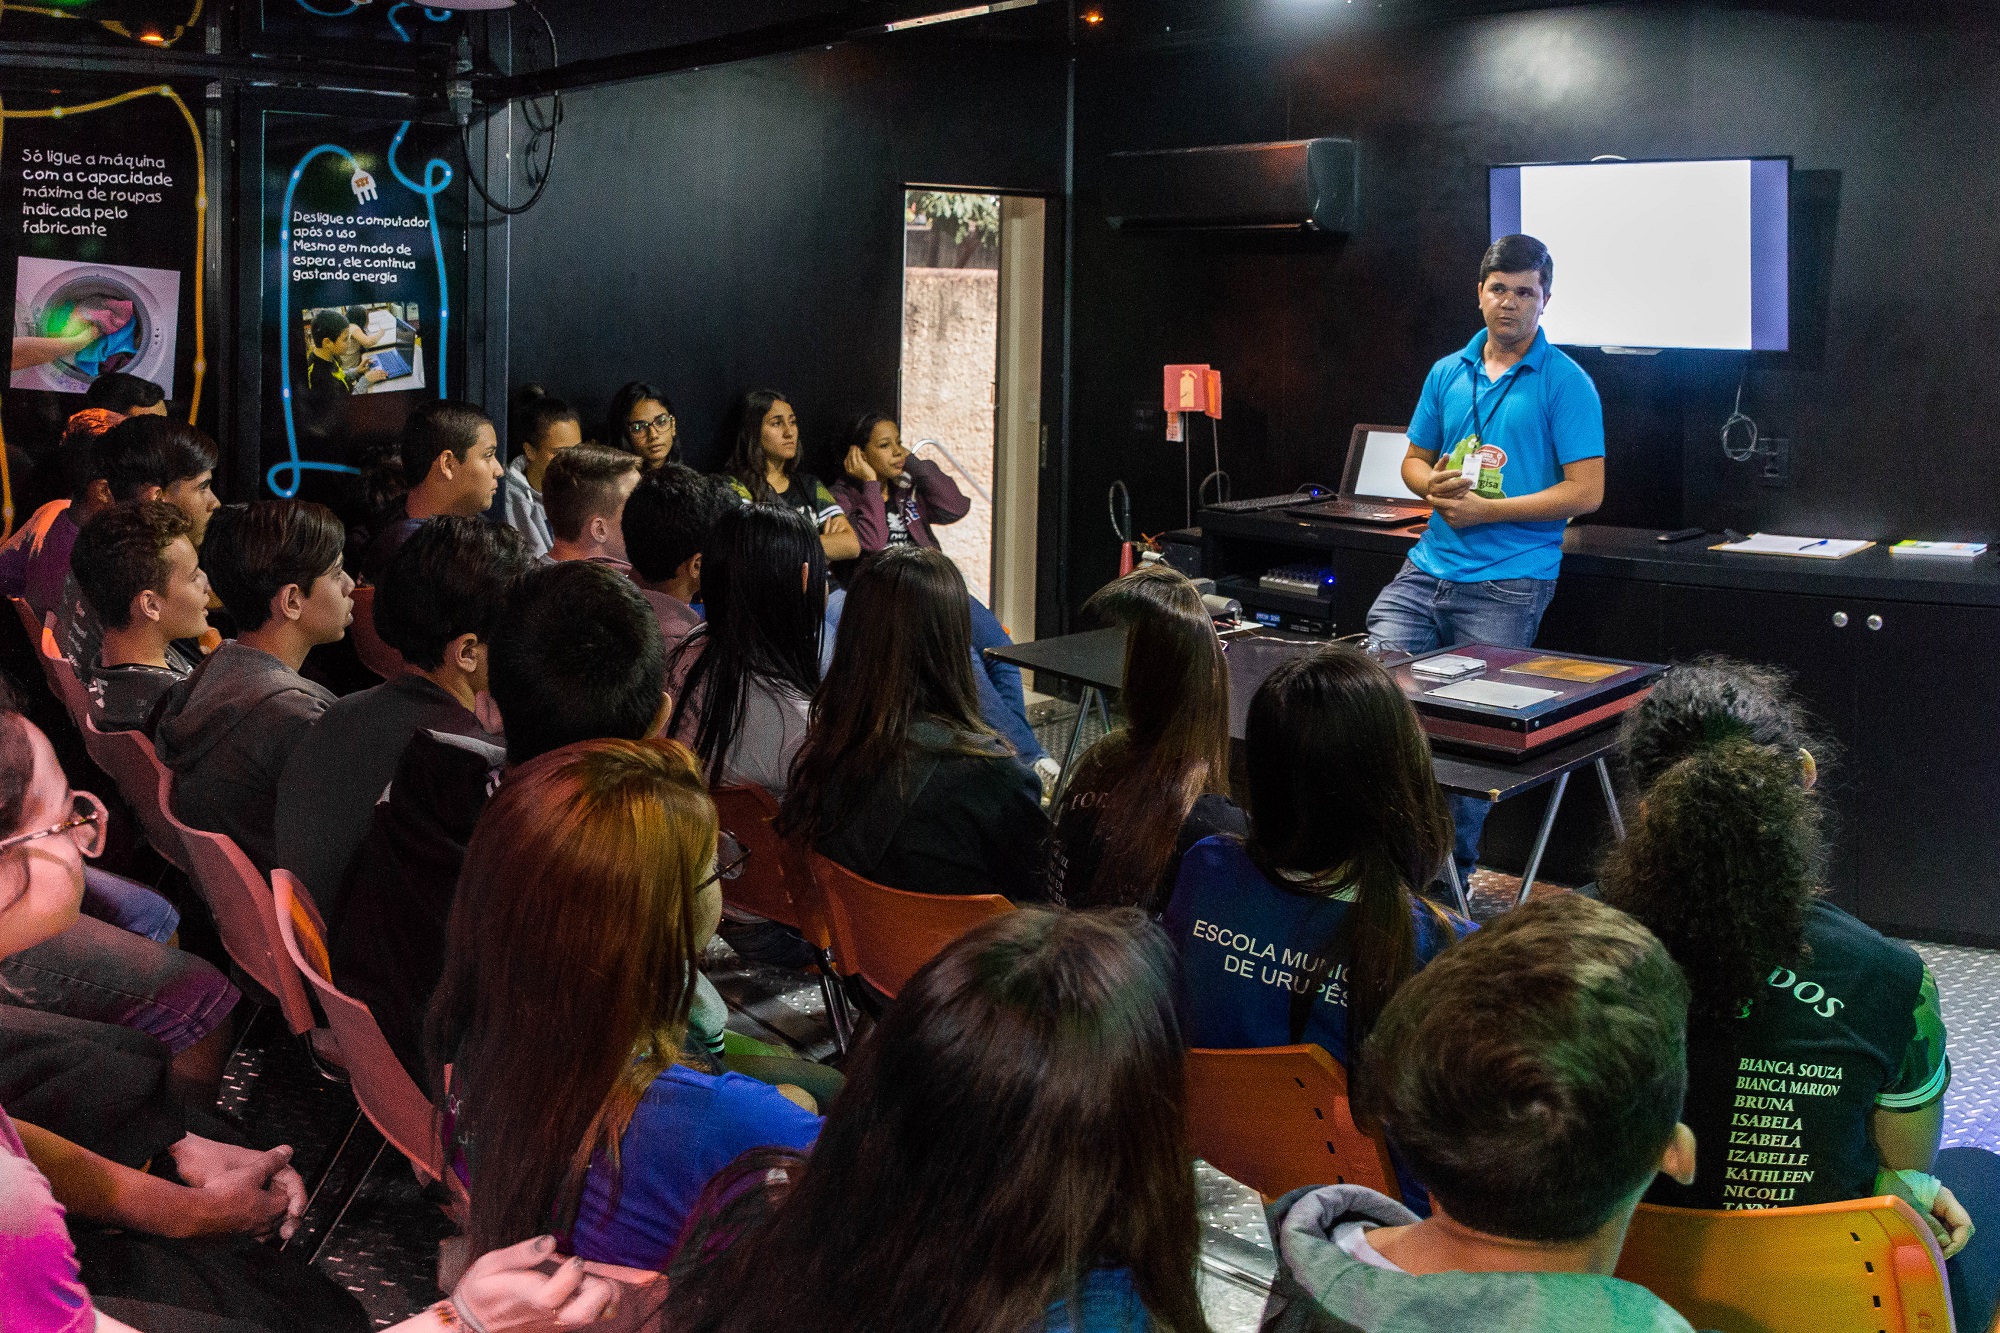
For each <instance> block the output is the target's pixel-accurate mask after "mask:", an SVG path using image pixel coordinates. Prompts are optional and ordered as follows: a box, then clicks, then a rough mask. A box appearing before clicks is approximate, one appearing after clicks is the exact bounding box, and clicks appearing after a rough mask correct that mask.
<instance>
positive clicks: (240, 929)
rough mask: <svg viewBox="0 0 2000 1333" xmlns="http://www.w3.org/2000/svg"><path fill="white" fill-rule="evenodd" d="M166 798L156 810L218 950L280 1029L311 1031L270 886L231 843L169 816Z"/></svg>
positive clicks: (168, 794)
mask: <svg viewBox="0 0 2000 1333" xmlns="http://www.w3.org/2000/svg"><path fill="white" fill-rule="evenodd" d="M171 798H172V788H171V786H168V787H165V788H163V789H162V790H161V792H160V808H161V811H162V813H164V814H165V815H166V817H167V820H168V822H170V823H171V824H172V825H173V829H174V832H175V833H177V834H179V835H180V840H181V845H182V846H184V847H185V848H186V849H187V856H188V863H189V865H190V867H191V869H190V871H189V876H188V877H189V878H190V879H192V880H193V881H194V884H195V888H197V889H198V890H200V892H201V896H202V901H204V902H206V903H207V904H208V910H209V914H210V915H211V916H213V917H214V918H215V928H216V931H217V933H218V934H220V935H221V936H222V947H223V949H224V950H226V951H227V952H228V954H229V956H230V958H231V959H233V960H234V961H235V963H236V965H237V966H238V967H240V968H242V969H243V971H244V972H245V973H246V974H247V975H248V976H249V977H250V979H251V980H252V981H254V982H256V983H257V984H258V985H259V986H262V987H263V988H264V989H265V991H267V992H268V993H269V994H270V995H271V997H272V998H273V999H275V1000H276V1001H277V1002H278V1009H279V1011H280V1012H281V1013H283V1014H284V1016H285V1024H286V1026H288V1027H289V1028H291V1030H292V1031H293V1032H294V1033H295V1034H298V1035H301V1036H303V1035H304V1034H306V1033H308V1032H311V1031H312V1030H313V1027H314V1026H315V1022H314V1018H313V1011H312V1001H311V1000H309V999H308V998H307V996H306V983H305V981H304V980H303V979H302V978H301V977H300V976H299V969H298V968H297V967H296V966H294V965H293V963H292V960H291V957H290V956H289V955H288V954H287V953H286V952H285V942H284V937H283V936H282V935H281V934H279V931H278V909H277V900H276V899H275V898H273V897H272V894H271V886H270V885H269V884H268V883H266V882H265V880H264V876H263V875H262V874H260V873H259V872H258V870H257V867H256V866H255V865H253V864H251V861H250V858H249V857H248V856H245V855H244V854H243V849H242V848H241V847H238V846H237V845H236V843H235V842H234V841H233V840H231V839H229V838H227V837H224V836H223V835H222V834H220V833H210V832H208V831H207V830H206V829H198V828H191V827H189V826H188V825H187V824H185V823H183V822H182V821H181V820H180V819H179V818H178V817H177V816H176V815H175V814H174V811H173V805H172V800H171Z"/></svg>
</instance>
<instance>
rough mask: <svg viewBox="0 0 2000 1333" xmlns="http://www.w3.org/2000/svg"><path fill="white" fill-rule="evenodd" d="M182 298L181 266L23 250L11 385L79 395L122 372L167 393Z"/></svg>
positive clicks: (19, 264)
mask: <svg viewBox="0 0 2000 1333" xmlns="http://www.w3.org/2000/svg"><path fill="white" fill-rule="evenodd" d="M180 296H181V275H180V270H178V269H165V268H140V267H138V266H136V265H132V264H94V263H88V262H80V261H75V260H60V259H38V258H35V257H34V256H32V255H22V256H21V258H20V259H19V260H18V261H16V264H15V271H14V349H13V350H14V355H13V367H12V373H11V375H10V376H9V377H8V380H7V383H8V385H9V387H11V388H15V389H44V390H47V391H48V392H50V393H76V394H80V393H85V392H87V391H88V390H89V389H90V386H91V384H92V383H93V382H94V381H95V380H96V379H97V377H98V376H99V375H102V374H107V373H109V372H112V371H123V372H124V373H125V374H127V375H137V376H138V377H139V378H140V379H142V380H151V381H152V382H153V383H155V384H157V385H159V386H160V387H161V388H162V389H166V390H168V395H169V397H171V396H172V385H173V382H174V350H175V342H176V337H177V334H178V330H179V326H180Z"/></svg>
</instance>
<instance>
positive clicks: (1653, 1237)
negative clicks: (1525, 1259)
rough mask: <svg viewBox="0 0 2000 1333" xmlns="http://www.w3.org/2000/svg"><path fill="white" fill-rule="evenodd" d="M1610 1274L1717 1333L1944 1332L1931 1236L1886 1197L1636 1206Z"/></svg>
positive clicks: (1941, 1282)
mask: <svg viewBox="0 0 2000 1333" xmlns="http://www.w3.org/2000/svg"><path fill="white" fill-rule="evenodd" d="M1618 1276H1619V1277H1622V1278H1624V1279H1625V1280H1626V1281H1627V1282H1636V1283H1638V1284H1639V1285H1640V1286H1642V1287H1645V1288H1646V1289H1647V1290H1648V1291H1651V1292H1652V1293H1653V1294H1654V1295H1655V1296H1658V1297H1659V1298H1660V1299H1661V1300H1663V1301H1665V1302H1666V1303H1667V1304H1668V1305H1671V1306H1673V1307H1674V1309H1676V1310H1678V1311H1679V1312H1680V1313H1681V1315H1682V1317H1683V1318H1685V1319H1686V1320H1687V1321H1688V1322H1689V1323H1690V1324H1693V1325H1694V1326H1695V1327H1696V1328H1710V1329H1717V1330H1720V1333H1790V1331H1791V1330H1794V1329H1812V1330H1813V1333H1881V1331H1882V1330H1889V1329H1894V1330H1897V1333H1950V1330H1951V1328H1952V1312H1951V1284H1950V1283H1949V1282H1948V1281H1946V1279H1945V1268H1944V1258H1943V1256H1942V1255H1941V1254H1940V1253H1939V1251H1938V1247H1937V1242H1936V1241H1935V1240H1933V1239H1932V1237H1931V1230H1930V1228H1929V1227H1928V1226H1926V1225H1925V1223H1924V1220H1923V1219H1922V1218H1920V1217H1918V1216H1917V1214H1916V1210H1915V1209H1913V1208H1911V1207H1910V1205H1909V1204H1907V1203H1904V1202H1903V1201H1902V1200H1901V1199H1895V1198H1889V1197H1886V1196H1885V1197H1882V1198H1877V1199H1856V1200H1853V1201H1851V1202H1845V1203H1816V1204H1806V1205H1804V1206H1801V1207H1797V1208H1768V1209H1762V1210H1755V1209H1752V1210H1745V1211H1741V1212H1710V1211H1707V1210H1705V1209H1695V1208H1661V1207H1656V1206H1654V1205H1652V1204H1640V1205H1639V1211H1638V1212H1636V1213H1634V1214H1633V1216H1632V1225H1631V1226H1630V1227H1629V1228H1627V1230H1626V1232H1625V1248H1624V1250H1623V1251H1622V1252H1621V1254H1620V1255H1619V1259H1618ZM1967 1333H1971V1330H1968V1331H1967Z"/></svg>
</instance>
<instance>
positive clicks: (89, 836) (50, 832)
mask: <svg viewBox="0 0 2000 1333" xmlns="http://www.w3.org/2000/svg"><path fill="white" fill-rule="evenodd" d="M69 800H70V808H69V815H68V817H66V818H65V819H63V820H62V821H61V822H60V823H56V824H51V825H49V826H48V827H47V828H44V829H35V830H33V831H32V832H28V833H16V834H15V835H14V836H13V837H11V838H0V852H4V851H8V850H10V849H11V848H15V847H21V846H24V845H26V844H28V843H31V842H34V841H36V840H37V839H40V838H53V837H54V836H55V835H56V834H58V833H66V834H68V835H69V840H70V841H71V842H73V843H75V844H76V849H77V850H78V851H79V852H82V853H83V854H84V855H85V856H89V857H95V856H97V855H98V854H99V853H101V852H102V851H103V850H104V834H105V829H106V827H107V824H108V822H109V817H108V816H107V815H106V813H105V810H104V802H102V801H100V800H98V799H97V798H96V797H95V796H92V795H91V794H90V793H89V792H87V791H77V792H71V793H70V797H69Z"/></svg>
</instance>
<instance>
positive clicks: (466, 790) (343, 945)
mask: <svg viewBox="0 0 2000 1333" xmlns="http://www.w3.org/2000/svg"><path fill="white" fill-rule="evenodd" d="M665 658H666V650H665V647H664V646H663V645H662V644H661V642H660V632H659V627H658V625H657V624H656V623H655V622H654V620H653V614H652V611H651V609H650V608H649V607H648V606H647V605H646V603H645V599H643V598H642V597H640V596H639V590H638V589H637V588H635V587H633V586H632V581H631V580H630V579H627V578H624V577H622V576H620V575H618V574H614V573H612V572H611V571H610V570H608V569H604V568H601V567H599V566H596V565H589V564H579V563H570V564H561V565H550V566H544V567H542V568H538V569H534V570H531V571H529V572H528V573H527V574H526V575H524V576H523V577H522V578H521V579H520V580H519V581H518V582H517V583H516V584H515V586H514V588H513V589H512V590H511V592H510V593H509V595H508V598H507V601H506V603H505V604H504V605H503V606H502V607H501V609H500V612H499V615H498V617H497V618H496V619H495V621H494V623H493V629H492V638H491V639H490V640H489V642H488V647H487V667H486V670H487V681H488V685H487V688H488V690H489V692H490V693H491V694H492V696H493V702H494V704H495V705H496V706H497V707H498V709H499V712H500V720H501V721H502V722H503V723H504V724H505V727H506V748H505V749H504V750H502V749H500V748H498V747H496V746H494V745H491V744H488V743H486V742H483V741H480V740H477V739H475V738H471V737H466V736H457V735H443V734H434V733H431V732H418V733H417V734H416V735H414V736H412V737H411V738H410V743H409V745H407V746H406V747H404V750H403V754H402V757H401V759H399V760H398V761H397V764H396V770H395V774H394V777H393V780H392V781H391V783H390V785H389V792H388V797H387V799H386V800H384V801H383V802H382V803H381V804H379V805H377V806H376V807H375V809H374V811H373V813H372V815H371V816H370V820H369V825H368V832H367V833H366V834H365V835H364V836H363V838H362V840H361V846H360V848H359V849H358V850H357V851H356V853H355V855H354V856H353V858H352V859H351V860H350V862H349V864H348V868H347V888H346V891H345V892H344V893H343V894H342V895H340V897H339V899H338V900H337V903H336V906H335V910H334V914H333V916H332V918H331V919H330V921H329V931H330V935H331V939H330V940H329V944H330V946H331V948H332V953H333V977H334V980H335V981H336V982H337V983H338V984H339V986H340V988H341V989H342V990H344V991H346V992H347V993H348V994H350V995H352V996H354V997H355V998H356V999H358V1000H363V1001H365V1002H366V1003H367V1004H368V1007H369V1008H370V1009H372V1010H374V1012H375V1021H376V1022H377V1023H379V1024H380V1025H381V1028H382V1034H383V1036H385V1037H386V1038H387V1039H388V1041H389V1045H390V1047H391V1048H392V1049H393V1050H394V1051H395V1052H396V1054H397V1056H398V1057H399V1058H400V1059H401V1060H402V1061H403V1064H404V1066H405V1067H406V1068H408V1069H409V1070H410V1071H411V1073H412V1075H413V1076H414V1077H417V1078H419V1079H421V1078H423V1077H424V1075H423V1069H424V1064H423V1059H422V1056H421V1051H420V1044H421V1033H422V1028H423V1014H424V1006H425V1005H427V1004H429V1003H430V998H431V992H432V991H433V990H435V989H436V987H437V981H438V976H439V974H440V972H441V971H442V970H443V968H444V955H445V925H446V922H447V921H448V920H449V919H450V916H451V903H452V894H453V891H454V886H455V885H456V884H457V883H458V873H459V869H460V867H461V866H462V865H463V864H464V861H465V848H466V844H467V843H468V842H469V841H470V840H471V838H472V831H473V827H474V825H475V824H477V822H478V820H479V812H480V811H481V810H483V809H485V807H486V801H487V797H488V794H489V793H490V791H491V790H492V785H493V784H494V783H495V782H496V781H498V779H499V777H500V775H501V774H502V772H503V771H504V769H505V766H506V765H508V764H518V763H525V762H527V761H528V760H530V759H533V758H534V757H535V756H537V755H540V754H545V753H547V752H548V751H550V750H553V749H557V748H559V747H561V746H564V745H568V744H569V743H571V742H572V741H582V740H596V739H600V738H604V737H611V738H615V739H621V740H637V739H639V738H640V737H643V736H651V735H655V734H657V733H658V732H659V730H660V724H661V723H662V721H663V720H664V719H665V716H666V710H667V700H666V696H665V693H664V691H665V686H666V662H665Z"/></svg>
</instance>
